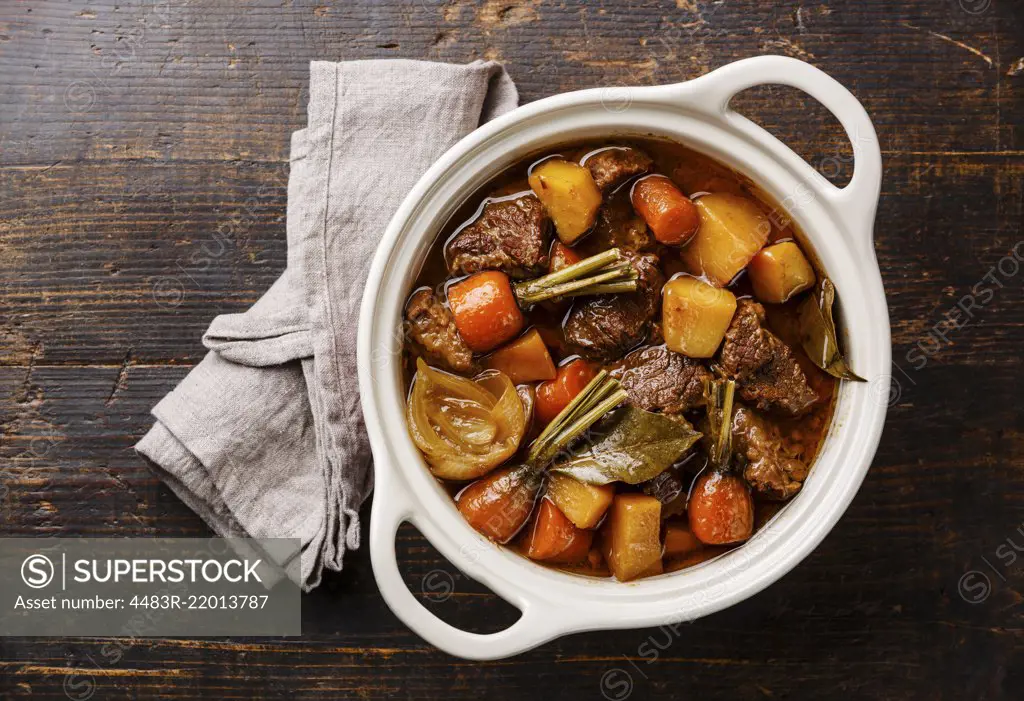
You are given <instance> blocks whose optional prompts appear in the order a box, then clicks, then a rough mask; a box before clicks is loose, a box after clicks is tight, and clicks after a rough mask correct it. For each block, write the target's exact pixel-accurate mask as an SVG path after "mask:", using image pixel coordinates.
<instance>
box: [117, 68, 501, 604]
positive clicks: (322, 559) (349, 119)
mask: <svg viewBox="0 0 1024 701" xmlns="http://www.w3.org/2000/svg"><path fill="white" fill-rule="evenodd" d="M517 100H518V96H517V94H516V89H515V85H514V84H513V83H512V80H511V79H510V78H509V77H508V75H507V74H506V73H505V71H504V70H503V69H502V67H501V66H500V65H498V64H496V63H492V62H483V61H477V62H474V63H471V64H469V65H464V66H458V65H447V64H438V63H425V62H419V61H404V60H389V61H352V62H345V63H328V62H321V61H317V62H313V64H312V65H311V69H310V87H309V108H308V119H309V123H308V126H307V128H306V129H303V130H301V131H299V132H296V133H295V134H293V135H292V142H291V172H290V175H289V181H288V211H287V222H286V229H287V239H288V262H287V268H286V269H285V271H284V273H283V274H282V275H281V277H280V278H279V279H278V280H277V282H275V283H274V285H273V286H272V287H271V288H270V289H269V290H268V291H267V292H266V293H265V294H264V295H263V297H262V298H261V299H260V300H259V301H258V302H256V304H254V305H253V306H252V308H251V309H249V310H248V311H247V312H244V313H241V314H225V315H223V316H219V317H217V318H216V319H214V320H213V323H212V324H211V325H210V328H209V330H208V331H207V332H206V335H205V336H204V337H203V343H204V345H205V346H206V347H207V348H208V349H210V352H209V353H208V354H207V355H206V357H205V358H203V360H202V361H201V362H200V363H199V364H198V365H197V366H196V367H195V368H194V369H193V370H192V372H190V373H189V375H188V376H187V377H185V379H184V380H183V381H182V382H181V384H179V385H178V386H177V387H176V388H175V389H174V390H173V391H172V392H171V393H170V394H168V395H167V396H166V397H165V398H164V399H163V400H162V401H161V402H160V403H159V404H157V405H156V407H155V408H154V409H153V415H154V416H155V417H156V419H157V422H156V424H155V425H154V426H153V428H152V429H151V430H150V431H149V432H148V433H147V434H146V436H145V437H144V438H143V439H142V440H141V441H140V442H139V443H138V445H137V446H136V449H137V450H138V451H139V452H140V453H141V454H142V455H144V456H146V457H147V458H149V459H150V460H151V461H152V462H153V463H154V465H153V468H154V470H155V471H156V472H157V474H158V475H159V476H160V477H161V478H162V479H163V480H164V481H165V482H166V483H167V484H168V486H170V488H171V489H172V490H173V491H174V492H175V493H176V494H177V495H178V496H179V497H180V498H181V499H182V501H184V502H185V503H186V504H187V505H188V506H189V507H190V508H192V509H193V510H194V511H195V512H196V513H198V514H199V515H200V516H201V517H202V518H203V519H204V520H205V521H206V522H207V523H208V524H209V525H210V527H211V528H213V530H214V531H215V532H216V533H217V534H218V535H220V536H222V537H251V538H297V539H299V540H300V541H301V543H302V550H301V560H300V563H301V566H300V568H298V569H299V570H300V571H301V575H300V577H301V580H300V581H299V582H298V583H299V584H301V585H302V586H303V588H304V589H306V590H309V589H312V588H313V587H315V586H317V584H319V582H320V577H321V574H322V571H323V569H324V568H325V567H326V568H327V569H330V570H341V567H342V557H343V556H344V554H345V551H346V549H348V548H357V547H358V546H359V507H360V505H361V504H362V503H363V501H364V500H365V499H366V496H367V494H368V492H369V490H370V489H371V486H372V482H373V477H372V471H371V467H370V460H371V455H370V448H369V444H368V441H367V438H366V431H365V427H364V424H363V417H362V412H361V410H360V406H359V390H358V383H357V373H356V327H357V324H358V317H359V303H360V299H361V297H362V291H363V287H364V285H365V281H366V275H367V271H368V269H369V265H370V260H371V258H372V257H373V253H374V251H375V249H376V247H377V243H378V241H379V240H380V237H381V235H382V234H383V232H384V228H385V227H386V225H387V223H388V220H389V219H390V218H391V215H392V213H393V212H394V211H395V209H396V208H397V207H398V205H399V204H400V203H401V201H402V199H403V198H404V197H405V195H406V194H407V193H408V191H409V190H410V189H411V188H412V186H413V184H414V183H415V182H416V180H417V179H418V178H419V177H420V175H422V174H423V172H424V171H425V170H426V169H427V168H428V167H429V166H430V164H431V163H433V162H434V161H435V160H436V159H437V158H438V157H439V156H440V155H441V154H442V153H444V152H445V151H446V150H447V149H448V148H449V147H450V146H452V145H453V144H454V143H455V142H456V141H458V140H459V139H461V138H462V137H463V136H465V135H466V134H468V133H469V132H471V131H473V130H474V129H475V128H476V127H477V126H479V125H480V124H481V123H482V122H485V121H487V120H489V119H491V118H493V117H495V116H498V115H499V114H502V113H504V112H507V111H508V110H510V109H512V108H514V107H515V106H516V102H517ZM271 556H272V557H273V554H271ZM281 559H282V560H286V559H288V558H285V557H282V558H281ZM278 564H280V565H282V566H285V565H287V564H288V563H287V562H284V561H280V562H278Z"/></svg>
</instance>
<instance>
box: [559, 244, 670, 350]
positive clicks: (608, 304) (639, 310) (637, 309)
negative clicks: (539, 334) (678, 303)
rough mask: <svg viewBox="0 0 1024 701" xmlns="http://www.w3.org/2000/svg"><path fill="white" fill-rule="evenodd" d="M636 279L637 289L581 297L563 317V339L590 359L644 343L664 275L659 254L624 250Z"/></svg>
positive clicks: (657, 301)
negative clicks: (634, 269)
mask: <svg viewBox="0 0 1024 701" xmlns="http://www.w3.org/2000/svg"><path fill="white" fill-rule="evenodd" d="M624 254H625V255H626V257H627V258H629V260H630V262H631V263H632V264H633V267H635V268H636V271H637V274H638V275H639V279H638V280H637V283H638V284H637V291H636V292H624V293H621V294H612V295H597V296H594V297H581V298H580V300H579V301H577V303H576V304H574V305H573V308H572V310H571V311H570V312H569V316H568V317H567V318H566V321H565V339H566V341H568V342H569V344H570V345H571V346H572V347H573V348H574V349H575V350H576V351H577V352H578V353H579V354H580V355H583V356H584V357H586V358H589V359H591V360H598V361H604V360H611V359H614V358H618V357H619V356H621V355H622V354H623V353H625V352H626V351H628V350H630V349H631V348H633V347H635V346H637V345H639V344H641V343H643V341H644V339H645V338H647V336H648V334H649V333H650V326H651V324H650V322H651V319H652V318H653V317H654V315H655V313H656V312H657V311H658V303H659V302H660V300H661V288H662V286H664V284H665V276H664V275H663V274H662V272H661V268H660V267H658V257H657V256H655V255H652V254H650V253H646V254H637V253H632V252H629V251H624Z"/></svg>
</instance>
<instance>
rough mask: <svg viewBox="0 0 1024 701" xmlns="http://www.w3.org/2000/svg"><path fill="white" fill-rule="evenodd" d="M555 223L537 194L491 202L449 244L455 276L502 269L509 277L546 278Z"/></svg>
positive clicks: (448, 258) (446, 251) (450, 258)
mask: <svg viewBox="0 0 1024 701" xmlns="http://www.w3.org/2000/svg"><path fill="white" fill-rule="evenodd" d="M550 243H551V220H550V219H548V215H547V213H545V211H544V206H543V205H542V204H541V203H540V200H538V199H537V198H536V197H534V196H533V195H523V196H522V197H518V198H516V199H514V200H503V201H497V202H488V203H487V205H486V206H484V210H483V212H481V213H480V216H479V217H478V218H477V220H476V221H474V222H473V223H472V224H470V225H469V226H467V227H465V228H464V229H462V230H461V231H460V232H458V233H457V234H455V236H454V238H452V240H451V241H449V242H448V245H447V248H446V250H445V257H446V259H447V260H448V261H449V265H448V268H449V270H450V271H451V273H452V274H454V275H468V274H470V273H476V272H480V271H481V270H501V271H503V272H505V273H506V274H507V275H508V276H509V277H513V278H528V277H535V276H538V275H543V274H544V273H546V272H547V267H548V248H549V245H550Z"/></svg>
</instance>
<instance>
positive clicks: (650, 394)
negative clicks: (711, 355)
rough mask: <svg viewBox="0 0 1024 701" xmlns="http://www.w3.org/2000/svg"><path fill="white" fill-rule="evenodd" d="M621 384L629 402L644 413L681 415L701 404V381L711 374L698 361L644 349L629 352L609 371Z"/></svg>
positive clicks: (659, 349)
mask: <svg viewBox="0 0 1024 701" xmlns="http://www.w3.org/2000/svg"><path fill="white" fill-rule="evenodd" d="M609 374H610V375H611V376H612V377H614V378H616V379H617V380H619V382H621V383H622V388H623V389H625V390H626V392H628V393H629V402H630V403H631V404H632V405H633V406H635V407H637V408H638V409H643V410H644V411H660V412H663V413H666V414H681V413H682V412H684V411H689V410H690V409H693V408H694V407H697V406H700V405H701V404H703V403H704V380H705V379H706V378H709V377H711V373H710V372H709V371H708V369H707V368H705V367H704V366H703V365H701V364H700V362H699V361H697V360H694V359H692V358H688V357H686V356H685V355H680V354H679V353H676V352H674V351H670V350H669V349H668V348H666V347H665V346H647V347H645V348H638V349H637V350H635V351H633V352H632V353H629V354H628V355H627V356H626V357H625V358H623V359H622V360H620V361H618V362H617V363H615V364H614V365H612V367H611V368H610V369H609Z"/></svg>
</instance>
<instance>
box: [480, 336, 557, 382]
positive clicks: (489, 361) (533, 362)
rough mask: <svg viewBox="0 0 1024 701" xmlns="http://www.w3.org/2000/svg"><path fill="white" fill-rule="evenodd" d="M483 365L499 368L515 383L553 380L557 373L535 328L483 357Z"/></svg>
mask: <svg viewBox="0 0 1024 701" xmlns="http://www.w3.org/2000/svg"><path fill="white" fill-rule="evenodd" d="M484 365H485V366H486V367H488V368H490V369H492V370H501V371H502V372H503V373H505V374H506V375H508V376H509V377H510V378H511V379H512V382H514V383H515V384H517V385H518V384H521V383H523V382H536V381H537V380H553V379H555V377H556V376H557V373H558V370H557V369H556V368H555V363H554V361H553V360H551V354H550V353H549V352H548V347H547V346H546V345H545V344H544V339H543V338H542V337H541V335H540V332H539V331H538V330H537V329H530V330H529V331H527V332H526V333H524V334H523V335H522V336H520V337H519V338H517V339H516V340H514V341H512V342H511V343H509V344H507V345H504V346H502V347H501V348H499V349H498V350H496V351H494V352H493V353H491V354H490V355H489V356H487V357H486V358H485V359H484Z"/></svg>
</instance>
